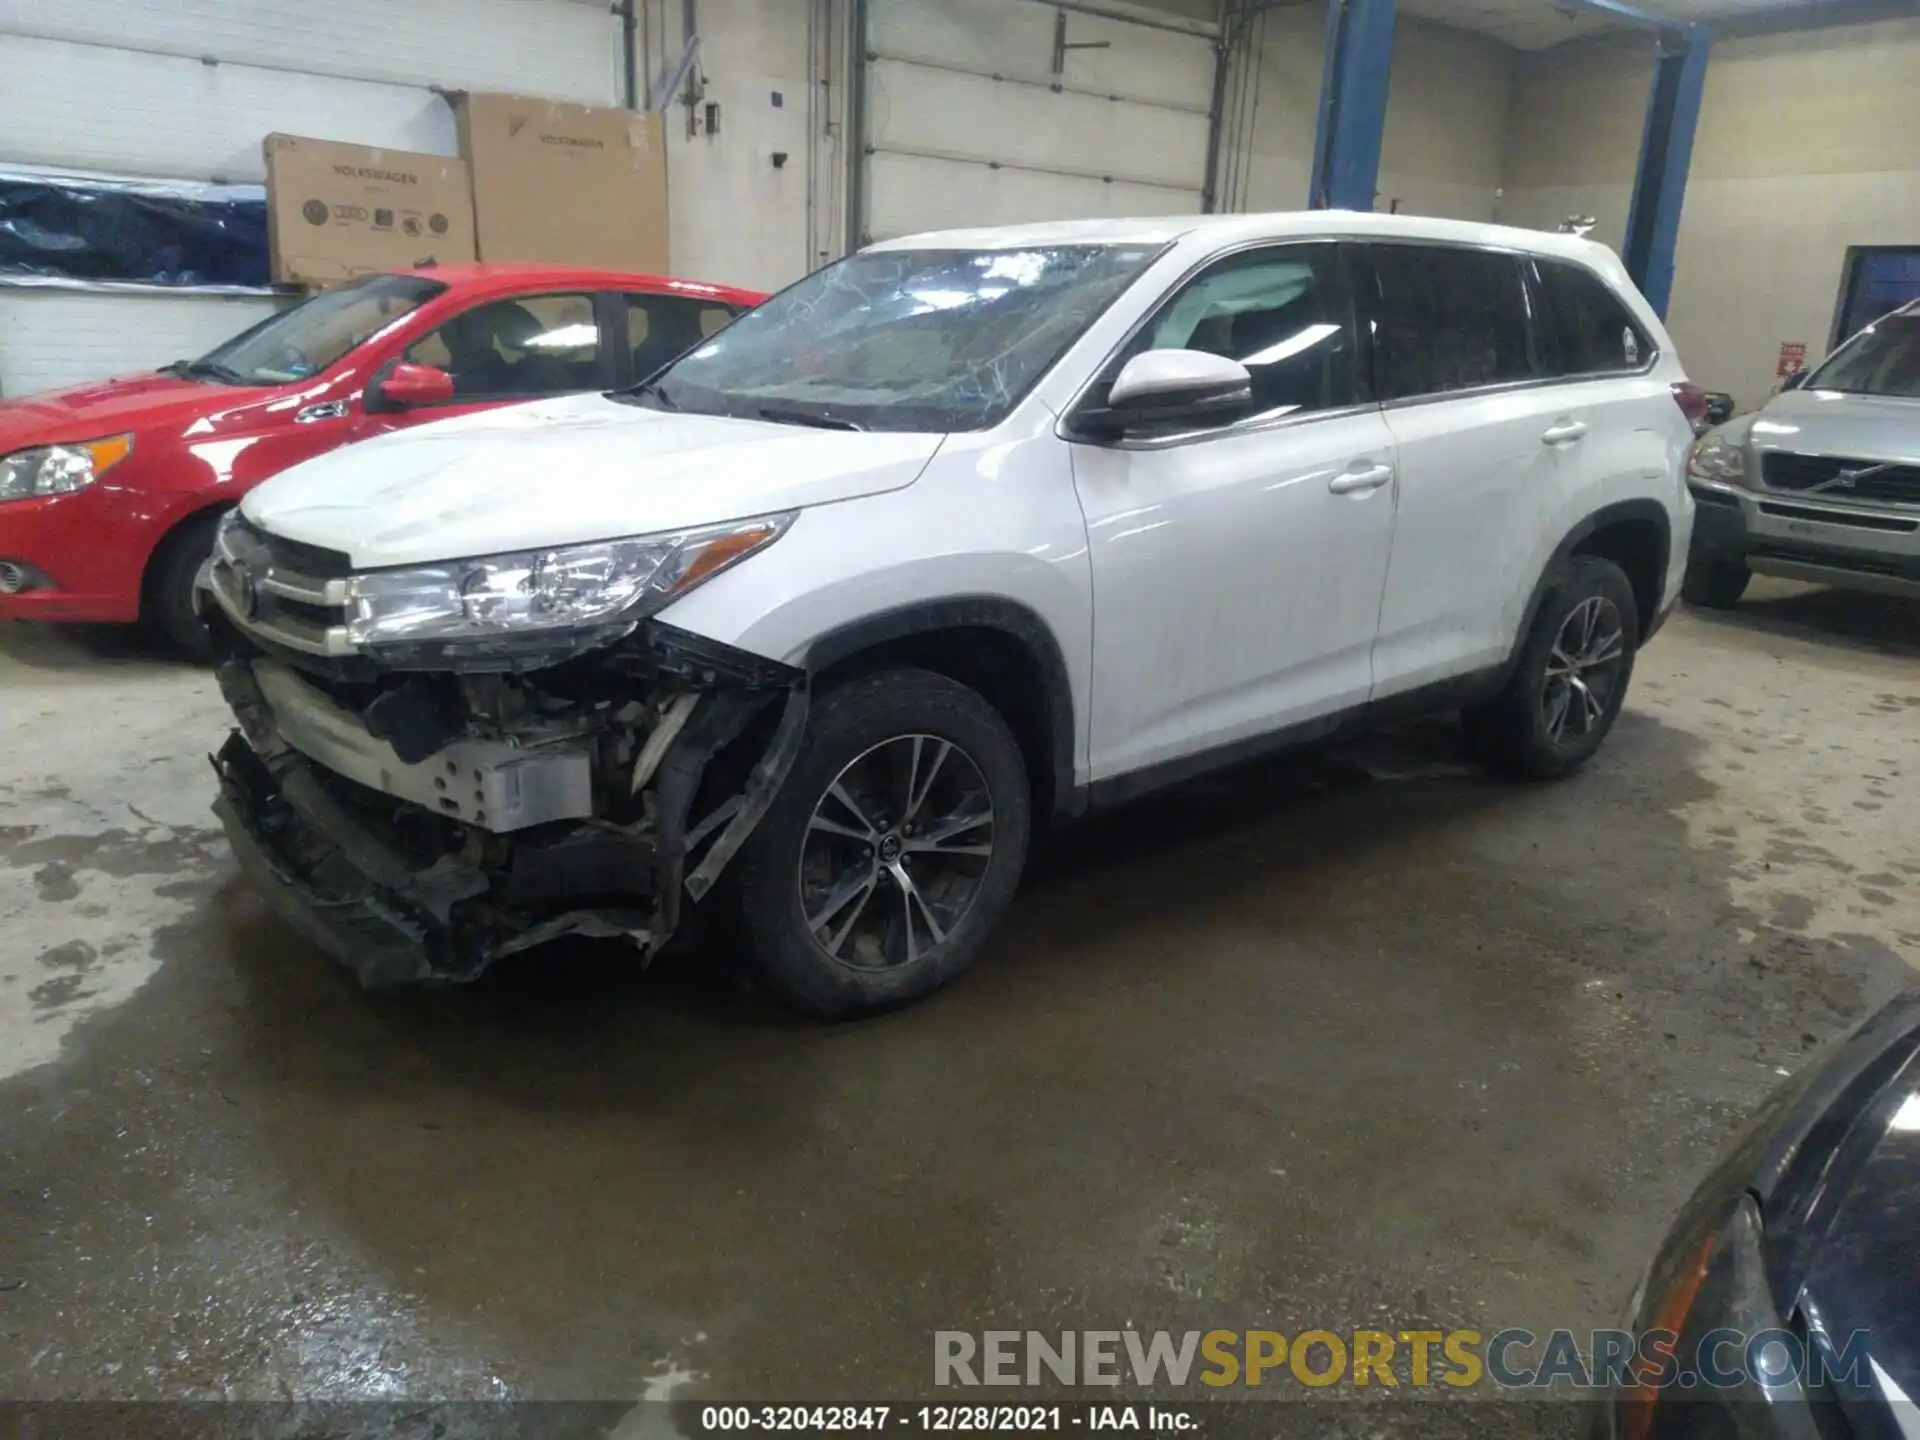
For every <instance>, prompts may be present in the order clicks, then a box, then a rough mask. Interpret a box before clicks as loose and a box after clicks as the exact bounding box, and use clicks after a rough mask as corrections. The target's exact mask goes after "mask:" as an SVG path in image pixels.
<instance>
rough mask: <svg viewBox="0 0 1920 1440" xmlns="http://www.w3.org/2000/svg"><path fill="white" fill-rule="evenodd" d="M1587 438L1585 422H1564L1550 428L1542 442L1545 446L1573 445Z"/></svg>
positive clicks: (1543, 436)
mask: <svg viewBox="0 0 1920 1440" xmlns="http://www.w3.org/2000/svg"><path fill="white" fill-rule="evenodd" d="M1586 438H1587V427H1586V424H1585V422H1584V421H1580V420H1562V421H1561V422H1560V423H1559V424H1558V425H1554V426H1550V427H1549V428H1548V430H1547V433H1546V434H1544V435H1542V436H1541V437H1540V440H1541V443H1542V444H1545V445H1571V444H1573V443H1574V442H1575V441H1576V440H1584V439H1586Z"/></svg>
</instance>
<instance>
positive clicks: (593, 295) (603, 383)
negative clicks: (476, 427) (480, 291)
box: [373, 288, 618, 411]
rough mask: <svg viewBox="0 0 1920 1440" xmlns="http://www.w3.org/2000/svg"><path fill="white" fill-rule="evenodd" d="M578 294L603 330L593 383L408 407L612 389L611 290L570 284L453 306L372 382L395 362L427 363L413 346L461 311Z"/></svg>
mask: <svg viewBox="0 0 1920 1440" xmlns="http://www.w3.org/2000/svg"><path fill="white" fill-rule="evenodd" d="M575 296H584V297H585V298H586V300H587V301H588V302H589V304H590V306H591V308H592V314H593V324H594V328H595V329H596V330H597V331H599V333H600V341H599V345H600V356H599V363H598V366H597V367H596V368H597V369H598V372H599V373H598V375H597V376H596V377H595V381H594V383H593V384H591V385H587V386H572V385H569V386H568V387H566V388H565V389H564V390H524V391H502V392H499V393H496V394H489V395H456V396H454V397H453V398H452V399H450V400H437V401H435V402H434V403H433V404H431V405H409V406H408V407H407V408H408V409H409V410H415V411H418V410H445V409H447V408H448V407H450V406H454V405H518V404H523V403H525V402H527V401H530V400H552V399H554V398H556V397H558V396H562V395H591V394H593V393H595V392H596V391H606V390H610V389H612V388H613V386H612V385H611V384H610V383H608V382H609V377H610V376H612V375H613V374H614V371H615V366H614V360H615V356H616V355H617V353H618V352H616V351H611V350H609V349H608V345H607V311H608V303H609V292H608V291H605V290H581V289H577V288H569V289H564V290H528V291H517V290H516V291H512V292H509V293H508V294H505V295H488V296H485V297H482V298H478V299H476V300H474V302H473V303H472V304H470V305H463V306H461V307H459V308H458V309H455V310H450V311H448V312H447V314H445V315H443V316H441V317H440V318H439V319H437V320H435V321H434V323H433V324H432V325H430V326H428V327H427V329H425V330H424V331H422V332H421V333H420V334H419V335H416V336H415V337H414V338H413V339H411V340H409V341H407V342H406V343H405V344H404V345H402V346H401V347H400V350H399V353H398V354H396V355H395V356H394V357H393V359H392V360H390V361H388V362H387V363H386V364H385V365H383V366H381V367H380V373H379V374H378V376H376V377H375V380H374V382H373V383H374V384H376V385H377V384H378V383H379V382H380V381H382V380H385V379H386V377H387V376H388V375H389V374H390V373H392V371H393V367H394V366H396V365H418V364H424V363H425V362H424V361H418V360H409V359H407V355H408V353H409V352H410V351H411V350H412V349H413V347H414V346H416V345H418V344H421V343H422V342H423V341H426V340H428V339H431V338H432V337H433V336H435V335H437V334H439V333H440V331H441V330H442V329H444V328H445V327H446V326H447V325H449V324H451V323H452V322H453V321H454V320H456V319H457V318H459V317H460V316H462V315H466V314H468V313H470V312H472V311H474V310H479V309H482V308H484V307H485V306H488V305H499V304H503V303H504V302H506V301H509V300H513V301H524V300H552V299H572V298H574V297H575Z"/></svg>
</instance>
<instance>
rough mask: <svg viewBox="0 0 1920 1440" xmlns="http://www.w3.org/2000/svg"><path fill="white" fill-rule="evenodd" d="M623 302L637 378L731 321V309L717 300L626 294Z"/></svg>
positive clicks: (721, 328) (655, 368)
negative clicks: (625, 308)
mask: <svg viewBox="0 0 1920 1440" xmlns="http://www.w3.org/2000/svg"><path fill="white" fill-rule="evenodd" d="M626 301H627V344H629V345H631V346H632V347H633V378H634V379H636V380H644V379H646V377H647V376H649V375H651V374H653V372H654V371H656V370H658V369H659V368H660V367H661V366H662V365H665V364H666V363H667V362H668V361H669V360H678V359H679V358H680V357H681V356H682V355H684V354H686V353H687V351H689V350H691V349H693V347H694V346H696V345H698V344H699V343H700V342H701V341H703V340H707V339H710V338H711V337H713V336H715V335H718V334H719V333H720V332H721V331H722V330H724V329H726V328H727V326H728V325H730V324H732V323H733V310H732V309H731V308H730V307H729V306H726V305H722V304H721V303H720V302H719V301H718V300H695V299H692V298H691V297H689V296H686V295H636V294H629V295H628V296H627V297H626Z"/></svg>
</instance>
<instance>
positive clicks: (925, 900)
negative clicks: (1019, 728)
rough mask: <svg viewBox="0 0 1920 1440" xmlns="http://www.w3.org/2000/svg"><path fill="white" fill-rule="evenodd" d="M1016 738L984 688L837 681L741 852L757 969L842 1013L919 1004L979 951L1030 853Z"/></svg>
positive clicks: (784, 992) (831, 1015) (906, 674)
mask: <svg viewBox="0 0 1920 1440" xmlns="http://www.w3.org/2000/svg"><path fill="white" fill-rule="evenodd" d="M1030 810H1031V799H1030V797H1029V794H1028V788H1027V775H1026V766H1025V763H1024V762H1023V760H1022V758H1021V754H1020V747H1019V745H1018V744H1017V743H1016V741H1015V740H1014V737H1013V734H1012V732H1011V731H1009V730H1008V728H1007V724H1006V722H1005V721H1004V720H1003V719H1002V718H1001V717H1000V714H999V712H997V711H996V710H995V709H994V708H993V707H992V706H991V705H989V704H988V703H987V702H986V701H985V700H984V699H982V698H981V697H980V696H979V695H978V694H977V693H975V692H974V691H972V690H970V689H968V688H967V687H966V686H964V685H961V684H959V683H958V682H957V681H954V680H949V679H948V678H947V677H945V676H943V675H936V674H933V673H931V672H929V671H925V670H891V671H886V672H883V673H881V674H877V675H870V676H866V677H863V678H861V679H858V680H854V681H852V682H850V683H848V684H846V685H844V686H842V687H841V688H839V689H835V690H830V691H828V692H827V693H826V694H824V695H823V696H821V697H820V698H819V699H818V700H817V701H816V703H815V706H814V711H813V715H812V717H811V719H810V720H809V722H808V733H807V738H806V740H805V742H804V743H803V745H802V746H801V750H800V755H799V757H798V758H797V759H796V760H795V762H794V766H793V770H792V772H791V773H790V774H789V775H788V777H787V781H786V784H785V785H784V786H783V787H782V789H781V792H780V795H779V797H778V798H777V799H776V800H775V801H774V803H773V807H772V808H771V809H770V810H768V812H767V815H766V818H765V819H763V820H762V821H761V823H760V826H759V828H758V829H757V830H756V831H755V832H754V835H753V838H752V840H751V841H749V843H748V845H747V848H746V849H745V850H744V851H743V852H742V853H741V857H740V870H739V885H740V905H741V918H742V921H743V924H744V928H745V930H746V938H747V947H748V952H749V956H750V959H751V962H752V965H753V969H754V972H755V975H756V978H758V979H759V980H760V981H761V982H762V983H763V984H764V985H766V987H767V988H768V989H769V990H771V991H772V992H773V993H774V994H776V995H778V996H779V997H780V998H781V999H782V1000H783V1001H785V1002H786V1003H787V1004H789V1005H791V1006H793V1007H794V1008H795V1009H798V1010H802V1011H805V1012H806V1013H808V1014H810V1015H816V1016H820V1017H822V1018H824V1019H839V1018H841V1017H844V1016H848V1015H854V1014H858V1013H861V1012H863V1011H868V1010H874V1009H880V1008H884V1007H887V1006H892V1005H898V1004H902V1003H904V1002H906V1001H909V1000H916V999H919V998H920V997H921V996H923V995H927V994H929V993H931V992H932V991H934V990H936V989H938V988H940V987H941V986H942V985H945V984H947V983H948V982H949V981H951V980H953V979H955V978H957V977H958V976H959V975H960V974H961V973H962V972H963V971H965V970H966V969H967V968H968V967H969V966H970V965H972V963H973V962H974V960H975V959H976V958H977V957H978V955H979V953H980V950H981V948H982V947H983V946H984V945H985V943H986V939H987V936H988V935H989V933H991V931H992V930H993V927H994V926H995V924H996V923H997V922H998V921H999V919H1000V917H1001V915H1002V914H1003V913H1004V912H1005V910H1006V908H1007V904H1008V902H1009V901H1010V900H1011V899H1012V898H1013V892H1014V889H1015V887H1016V886H1017V885H1018V884H1019V880H1020V871H1021V869H1022V867H1023V866H1024V865H1025V863H1026V854H1027V840H1028V833H1029V829H1030V825H1031V813H1030Z"/></svg>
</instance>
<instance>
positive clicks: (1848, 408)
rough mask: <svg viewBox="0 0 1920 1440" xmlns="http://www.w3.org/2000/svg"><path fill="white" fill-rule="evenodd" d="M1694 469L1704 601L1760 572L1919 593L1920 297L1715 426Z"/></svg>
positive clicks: (1695, 584) (1730, 594)
mask: <svg viewBox="0 0 1920 1440" xmlns="http://www.w3.org/2000/svg"><path fill="white" fill-rule="evenodd" d="M1687 483H1688V485H1689V486H1690V488H1691V489H1692V491H1693V498H1694V499H1695V500H1696V501H1697V502H1698V505H1699V509H1698V513H1697V516H1696V518H1695V521H1694V527H1693V551H1692V557H1691V560H1690V562H1689V564H1688V567H1687V579H1686V587H1685V590H1684V592H1683V593H1684V594H1685V596H1686V598H1687V599H1688V600H1690V601H1692V602H1693V603H1694V604H1696V605H1707V606H1712V607H1715V608H1724V607H1726V606H1730V605H1732V604H1734V603H1735V602H1737V601H1738V600H1739V599H1740V597H1741V595H1742V594H1744V593H1745V592H1746V588H1747V580H1748V578H1749V577H1750V576H1752V575H1756V574H1758V575H1778V576H1781V577H1783V578H1785V579H1789V580H1807V581H1811V582H1813V583H1814V584H1817V585H1835V586H1840V587H1843V588H1845V589H1850V590H1875V591H1879V592H1881V593H1882V594H1888V595H1907V596H1913V597H1916V598H1920V301H1915V302H1914V303H1913V304H1911V305H1908V306H1906V307H1905V308H1903V309H1900V310H1896V311H1895V312H1894V313H1893V314H1891V315H1889V316H1887V317H1886V318H1885V319H1884V320H1881V321H1880V322H1879V323H1878V324H1874V325H1869V326H1868V327H1867V328H1866V329H1864V330H1862V331H1861V332H1860V333H1859V334H1858V335H1855V336H1854V337H1853V338H1852V339H1851V340H1849V341H1848V342H1847V343H1846V344H1845V345H1842V346H1841V347H1840V348H1839V349H1838V350H1836V351H1834V353H1833V354H1832V355H1831V356H1830V357H1829V358H1828V359H1827V362H1826V363H1825V364H1824V365H1822V366H1821V367H1820V368H1819V369H1818V370H1816V371H1814V372H1812V373H1811V374H1810V375H1808V376H1807V378H1806V379H1805V380H1804V381H1803V382H1801V383H1799V384H1797V385H1795V386H1794V387H1793V388H1791V389H1789V390H1786V391H1783V392H1782V393H1781V394H1779V395H1776V396H1774V398H1773V399H1772V400H1770V401H1768V402H1767V404H1766V406H1765V407H1764V408H1762V409H1761V410H1759V411H1758V412H1757V413H1755V414H1752V415H1743V416H1741V417H1740V418H1739V419H1737V420H1730V421H1728V422H1727V423H1726V424H1725V425H1722V426H1720V427H1719V428H1718V429H1715V430H1710V431H1708V432H1707V434H1705V435H1703V436H1702V437H1701V438H1700V440H1699V443H1698V444H1696V445H1695V446H1694V450H1693V455H1692V457H1691V458H1690V459H1689V461H1688V462H1687Z"/></svg>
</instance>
